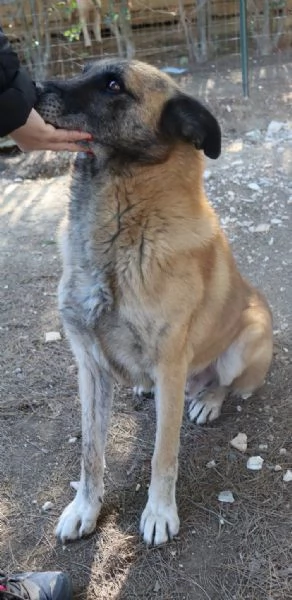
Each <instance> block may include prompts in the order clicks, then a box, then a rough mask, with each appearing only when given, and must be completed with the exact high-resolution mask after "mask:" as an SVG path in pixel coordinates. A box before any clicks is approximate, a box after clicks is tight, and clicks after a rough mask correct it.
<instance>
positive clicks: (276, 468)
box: [274, 465, 282, 472]
mask: <svg viewBox="0 0 292 600" xmlns="http://www.w3.org/2000/svg"><path fill="white" fill-rule="evenodd" d="M274 471H276V472H277V471H282V467H281V465H275V466H274Z"/></svg>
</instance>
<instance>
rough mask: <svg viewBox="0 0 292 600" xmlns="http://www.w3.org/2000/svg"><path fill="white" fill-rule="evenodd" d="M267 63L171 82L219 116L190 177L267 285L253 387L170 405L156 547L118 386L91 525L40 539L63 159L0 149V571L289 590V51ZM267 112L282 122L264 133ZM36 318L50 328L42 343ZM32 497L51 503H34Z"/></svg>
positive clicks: (49, 530) (62, 408) (139, 442)
mask: <svg viewBox="0 0 292 600" xmlns="http://www.w3.org/2000/svg"><path fill="white" fill-rule="evenodd" d="M269 75H270V77H268V78H267V77H266V75H265V74H264V75H263V73H262V71H261V69H259V70H258V71H255V72H254V75H253V86H252V95H251V98H250V100H248V101H247V100H244V99H242V97H241V93H240V81H239V74H238V72H237V71H236V70H235V69H234V70H233V69H229V70H228V69H227V70H225V71H224V73H223V72H222V73H214V72H212V70H210V72H209V73H205V74H203V73H200V76H199V77H198V78H196V79H195V81H192V80H190V79H189V78H185V80H184V84H185V85H186V86H187V87H188V89H189V90H191V91H193V92H194V94H196V95H197V96H199V97H201V98H203V99H205V100H206V101H207V102H209V104H210V106H212V107H213V109H214V112H215V113H216V114H217V115H218V117H219V120H220V122H221V124H222V128H223V152H222V156H221V157H220V159H219V160H218V161H215V162H212V161H209V162H208V164H207V165H206V168H207V171H206V174H205V175H206V188H207V192H208V195H209V198H210V200H211V201H212V203H213V204H214V206H215V208H216V210H217V211H218V212H219V214H220V217H221V221H222V225H223V227H224V229H225V230H226V233H227V235H228V237H229V239H230V242H231V244H232V247H233V249H234V252H235V255H236V258H237V260H238V263H239V265H240V267H241V269H242V271H243V272H244V274H245V275H247V276H248V277H249V278H250V279H251V280H252V281H253V282H254V283H255V284H257V285H258V286H260V287H261V288H262V289H263V290H264V291H265V293H266V295H267V297H268V299H269V302H270V305H271V307H272V310H273V314H274V331H275V352H274V361H273V365H272V369H271V372H270V374H269V377H268V379H267V382H266V384H265V386H264V387H263V388H262V389H261V390H259V391H258V393H256V394H255V395H254V396H253V397H252V398H250V399H249V400H246V401H244V402H241V401H240V402H239V401H237V402H234V401H231V400H230V401H227V402H226V405H225V406H224V410H223V415H222V417H221V418H220V419H219V420H218V422H216V423H215V424H214V425H213V426H212V427H205V428H200V427H198V426H194V425H193V424H191V423H190V422H189V421H188V420H187V416H186V415H185V418H184V422H183V429H182V436H181V452H180V474H179V480H178V487H177V501H178V507H179V515H180V518H181V529H180V533H179V537H177V538H176V539H175V540H174V541H173V542H171V543H169V544H167V545H166V546H164V547H159V548H155V549H147V548H146V547H145V546H144V545H143V543H142V542H141V540H140V538H139V535H138V524H139V517H140V514H141V511H142V509H143V506H144V504H145V502H146V495H147V485H148V483H149V475H150V460H151V453H152V449H153V442H154V430H155V408H154V401H153V400H152V399H148V400H146V399H145V400H140V399H139V400H138V399H137V398H134V397H133V395H132V392H131V390H129V389H122V388H117V389H116V395H115V403H114V412H113V417H112V422H111V429H110V435H109V441H108V451H107V471H106V495H105V502H104V506H103V510H102V515H101V518H100V520H99V521H98V524H97V529H96V533H94V534H93V535H92V536H91V537H90V538H88V539H85V540H82V541H79V542H77V543H74V544H70V545H67V546H65V547H62V546H61V545H60V544H58V543H57V542H56V540H55V538H54V527H55V525H56V522H57V519H58V515H59V514H60V512H61V510H62V509H63V508H64V506H65V505H66V504H67V503H68V501H69V500H71V499H72V498H73V491H72V490H71V489H70V487H69V483H70V481H71V480H76V479H77V478H78V476H79V461H80V447H81V440H80V436H81V431H80V407H79V401H78V390H77V377H76V367H75V365H74V361H73V358H72V354H71V351H70V349H69V347H68V344H67V342H66V340H65V339H64V336H63V333H62V328H61V324H60V321H59V317H58V313H57V309H56V289H57V284H58V279H59V276H60V260H59V256H58V250H57V246H56V242H55V234H56V229H57V226H58V223H59V221H60V220H61V218H62V215H63V212H64V207H65V204H66V199H67V189H68V182H69V175H68V172H67V167H68V162H69V161H68V156H67V155H62V156H60V155H59V156H58V157H53V156H52V155H50V154H49V153H44V154H42V155H41V154H32V155H30V156H29V157H27V156H25V157H23V156H21V155H19V154H10V155H4V154H2V155H1V156H0V173H1V177H2V198H1V221H0V235H1V237H0V244H1V246H0V247H1V273H2V277H1V286H0V311H1V328H0V334H1V356H0V363H1V383H0V386H1V387H0V391H1V398H0V418H1V435H0V473H1V496H0V533H1V539H0V551H1V558H0V568H1V569H5V570H9V571H13V570H15V569H22V570H23V569H50V568H52V569H65V570H68V571H69V573H70V574H71V576H72V578H73V583H74V590H75V594H76V596H75V597H76V598H80V599H85V598H86V599H90V600H93V599H101V600H111V599H116V600H117V599H119V600H134V599H139V600H153V599H156V598H157V599H159V600H162V599H163V600H183V599H184V600H290V599H291V597H292V553H291V525H292V495H291V492H292V482H285V481H283V476H284V474H285V473H286V471H287V469H289V468H290V469H291V468H292V412H291V386H292V369H291V350H292V342H291V329H292V327H291V325H292V319H291V316H292V314H291V313H292V280H291V272H292V268H291V265H292V244H291V211H292V86H291V83H290V82H291V81H292V77H291V75H292V68H291V64H289V63H287V64H285V65H282V66H281V68H280V69H279V64H278V67H277V72H274V71H273V70H272V71H270V72H269ZM272 120H277V121H280V122H282V125H281V126H280V129H279V131H275V130H274V131H272V132H271V135H270V137H269V136H268V137H267V130H268V126H269V124H270V123H271V121H272ZM276 129H277V127H276ZM48 331H60V332H61V335H62V339H61V340H60V341H56V342H53V343H45V333H46V332H48ZM238 432H244V433H246V434H247V437H248V447H247V451H246V452H245V453H240V452H239V451H237V450H235V449H234V448H232V446H231V445H230V440H231V439H232V438H233V437H234V436H235V435H236V434H237V433H238ZM72 438H73V439H72ZM254 455H260V456H262V458H263V459H264V463H263V468H262V470H260V471H257V472H253V471H249V470H247V468H246V462H247V459H248V457H250V456H254ZM210 461H213V462H211V464H210ZM275 467H276V469H275ZM224 490H230V491H232V493H233V495H234V499H235V501H234V503H233V504H223V503H221V502H219V501H218V494H219V493H220V492H222V491H224ZM47 501H50V502H52V504H53V506H52V508H51V510H49V511H47V512H43V511H42V506H43V504H44V503H45V502H47Z"/></svg>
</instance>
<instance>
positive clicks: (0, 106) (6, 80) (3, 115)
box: [0, 28, 36, 137]
mask: <svg viewBox="0 0 292 600" xmlns="http://www.w3.org/2000/svg"><path fill="white" fill-rule="evenodd" d="M35 102H36V92H35V86H34V83H33V81H32V80H31V78H30V77H29V75H28V73H27V72H26V70H25V69H23V68H22V67H21V66H20V64H19V60H18V57H17V54H16V53H15V52H14V51H13V50H12V48H11V46H10V44H9V42H8V39H7V37H6V36H5V35H4V33H3V32H2V30H1V28H0V137H3V136H5V135H8V134H9V133H11V132H12V131H14V130H15V129H17V128H18V127H21V126H22V125H24V124H25V123H26V121H27V118H28V115H29V113H30V111H31V109H32V108H33V106H34V104H35Z"/></svg>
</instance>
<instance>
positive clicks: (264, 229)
mask: <svg viewBox="0 0 292 600" xmlns="http://www.w3.org/2000/svg"><path fill="white" fill-rule="evenodd" d="M270 228H271V225H270V224H269V223H259V225H252V227H249V228H248V230H249V231H250V232H251V233H268V231H270Z"/></svg>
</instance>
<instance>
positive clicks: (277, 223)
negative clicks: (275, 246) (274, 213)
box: [271, 217, 282, 225]
mask: <svg viewBox="0 0 292 600" xmlns="http://www.w3.org/2000/svg"><path fill="white" fill-rule="evenodd" d="M271 223H272V225H282V219H277V218H276V217H275V218H274V219H271Z"/></svg>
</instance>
